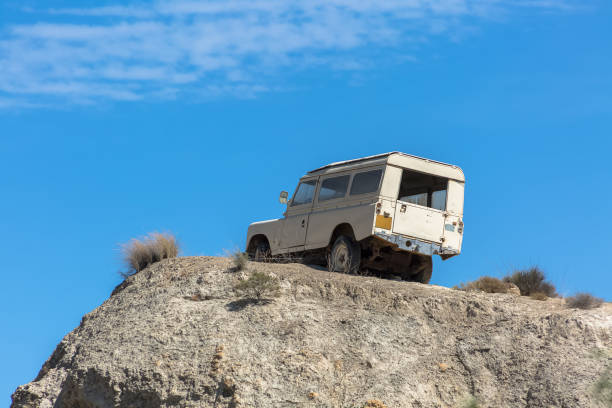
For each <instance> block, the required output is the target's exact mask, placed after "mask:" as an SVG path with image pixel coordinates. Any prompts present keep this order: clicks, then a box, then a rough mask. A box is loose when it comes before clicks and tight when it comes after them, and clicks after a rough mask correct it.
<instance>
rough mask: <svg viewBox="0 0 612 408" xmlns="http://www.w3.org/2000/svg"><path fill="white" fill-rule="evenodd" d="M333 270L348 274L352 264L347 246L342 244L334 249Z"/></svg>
mask: <svg viewBox="0 0 612 408" xmlns="http://www.w3.org/2000/svg"><path fill="white" fill-rule="evenodd" d="M332 260H333V263H334V264H333V269H334V270H335V271H337V272H347V271H348V268H349V264H350V262H351V254H350V252H349V249H348V247H347V246H346V245H344V244H340V245H337V246H336V247H335V248H334V253H333V254H332Z"/></svg>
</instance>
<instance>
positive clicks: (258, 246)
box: [249, 239, 270, 262]
mask: <svg viewBox="0 0 612 408" xmlns="http://www.w3.org/2000/svg"><path fill="white" fill-rule="evenodd" d="M250 247H251V248H250V250H249V259H251V260H252V261H255V262H266V261H268V260H270V244H269V243H268V241H267V240H266V239H258V240H257V241H255V242H254V243H252V244H251V245H250Z"/></svg>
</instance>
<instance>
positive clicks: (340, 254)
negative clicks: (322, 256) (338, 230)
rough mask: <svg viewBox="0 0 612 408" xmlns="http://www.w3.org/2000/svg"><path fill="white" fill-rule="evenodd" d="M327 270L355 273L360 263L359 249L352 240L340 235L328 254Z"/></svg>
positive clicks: (356, 243)
mask: <svg viewBox="0 0 612 408" xmlns="http://www.w3.org/2000/svg"><path fill="white" fill-rule="evenodd" d="M327 263H328V265H327V266H328V269H329V270H330V271H332V272H341V273H357V272H359V265H360V263H361V247H360V246H359V243H358V242H355V240H354V239H352V238H350V237H348V236H346V235H340V236H339V237H338V238H336V241H335V242H334V245H333V246H332V248H331V251H330V253H329V259H328V261H327Z"/></svg>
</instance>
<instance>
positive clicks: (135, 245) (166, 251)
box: [120, 232, 179, 278]
mask: <svg viewBox="0 0 612 408" xmlns="http://www.w3.org/2000/svg"><path fill="white" fill-rule="evenodd" d="M121 252H122V253H123V261H124V263H125V266H126V267H127V271H125V272H120V273H121V276H123V277H124V278H127V277H128V276H131V275H133V274H135V273H137V272H140V271H141V270H143V269H145V268H146V267H147V266H149V265H151V264H154V263H155V262H159V261H161V260H162V259H166V258H176V257H177V255H178V253H179V245H178V243H177V241H176V238H175V237H174V236H173V235H172V234H168V233H165V234H160V233H157V232H153V233H150V234H148V235H147V236H145V237H144V238H142V239H132V240H131V241H130V242H128V243H126V244H123V245H121Z"/></svg>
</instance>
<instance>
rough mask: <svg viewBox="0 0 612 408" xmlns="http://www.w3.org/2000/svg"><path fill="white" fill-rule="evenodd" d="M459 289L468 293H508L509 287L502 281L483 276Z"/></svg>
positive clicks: (462, 285) (463, 284)
mask: <svg viewBox="0 0 612 408" xmlns="http://www.w3.org/2000/svg"><path fill="white" fill-rule="evenodd" d="M457 289H459V290H464V291H466V292H474V291H481V292H486V293H508V289H509V285H508V283H507V282H504V281H502V280H500V279H497V278H492V277H490V276H483V277H481V278H478V279H477V280H475V281H472V282H468V283H462V284H461V285H460V286H459V287H457Z"/></svg>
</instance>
